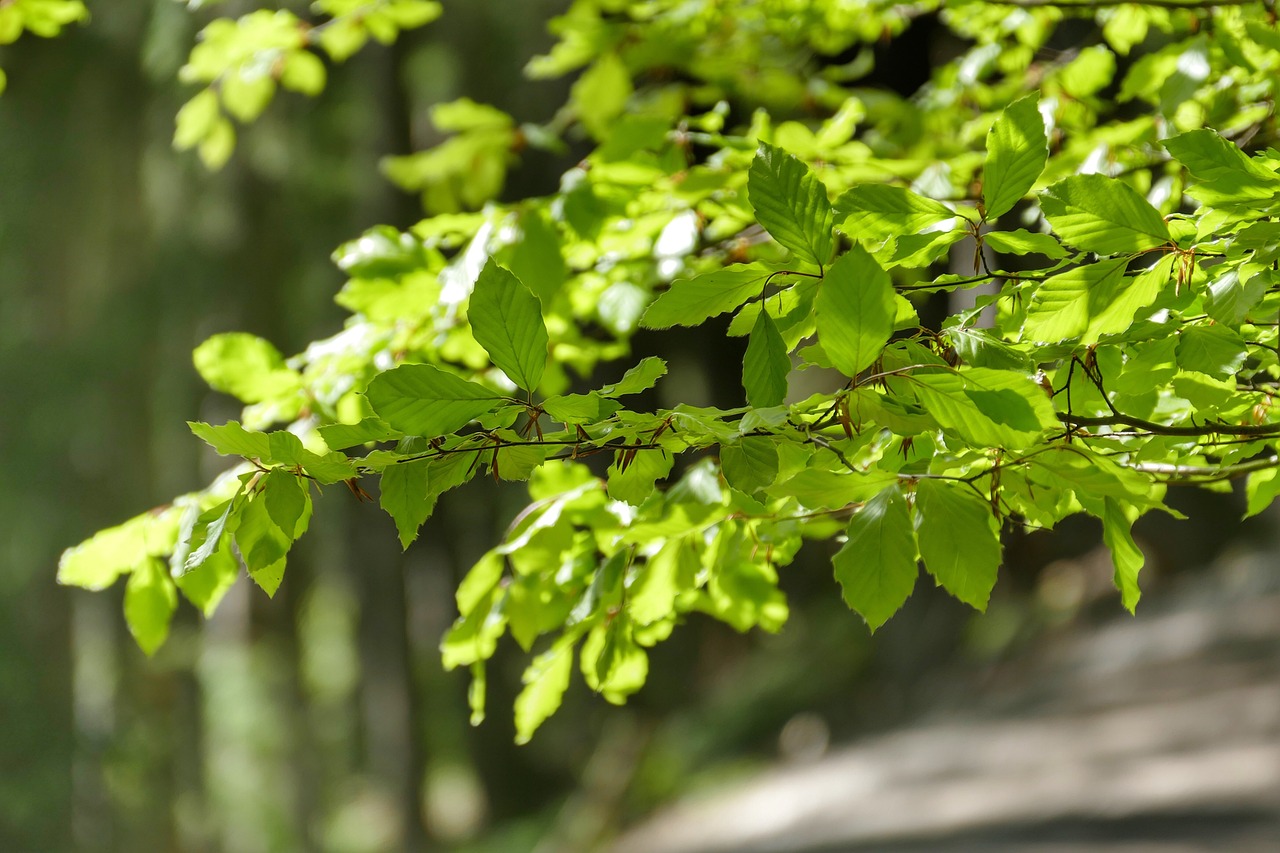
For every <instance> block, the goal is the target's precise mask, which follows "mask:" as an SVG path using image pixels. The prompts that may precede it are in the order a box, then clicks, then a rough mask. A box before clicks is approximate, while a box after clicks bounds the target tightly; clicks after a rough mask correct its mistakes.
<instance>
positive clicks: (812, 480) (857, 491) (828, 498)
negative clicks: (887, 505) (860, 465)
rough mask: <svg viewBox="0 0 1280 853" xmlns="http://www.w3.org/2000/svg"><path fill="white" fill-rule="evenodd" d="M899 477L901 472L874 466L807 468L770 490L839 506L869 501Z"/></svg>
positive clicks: (807, 502) (814, 505)
mask: <svg viewBox="0 0 1280 853" xmlns="http://www.w3.org/2000/svg"><path fill="white" fill-rule="evenodd" d="M896 481H897V475H895V474H893V473H892V472H889V471H882V470H880V469H878V468H872V469H871V470H869V471H867V472H866V473H855V472H853V471H847V470H845V471H823V470H822V469H820V468H806V469H805V470H803V471H800V472H799V473H797V474H796V475H795V476H793V477H791V478H789V479H787V480H785V481H784V482H781V483H779V484H778V485H776V486H774V487H773V488H772V489H770V490H769V493H770V494H771V495H774V496H778V497H781V496H784V495H790V496H792V497H794V498H795V499H796V500H798V501H800V503H801V504H803V505H804V506H806V507H809V508H810V509H836V508H839V507H845V506H849V505H850V504H855V503H859V502H861V501H867V500H870V499H871V498H873V497H875V496H876V495H877V494H879V493H880V492H881V491H882V490H883V489H884V488H885V487H887V486H889V485H890V484H892V483H894V482H896Z"/></svg>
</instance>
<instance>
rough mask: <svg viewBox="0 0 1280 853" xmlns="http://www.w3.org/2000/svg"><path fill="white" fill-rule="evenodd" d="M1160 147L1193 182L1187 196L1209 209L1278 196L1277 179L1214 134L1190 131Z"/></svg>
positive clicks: (1273, 173)
mask: <svg viewBox="0 0 1280 853" xmlns="http://www.w3.org/2000/svg"><path fill="white" fill-rule="evenodd" d="M1161 144H1162V145H1164V147H1165V148H1166V149H1168V151H1169V153H1170V154H1171V155H1173V159H1175V160H1177V161H1178V162H1179V163H1181V164H1182V165H1184V166H1186V167H1187V171H1188V172H1190V173H1191V176H1192V177H1193V178H1195V179H1196V184H1195V186H1193V187H1191V188H1190V190H1188V192H1189V193H1190V195H1192V196H1194V197H1195V198H1197V199H1199V200H1200V201H1201V202H1203V203H1204V204H1206V205H1209V206H1210V207H1216V206H1218V205H1222V204H1227V205H1231V204H1235V205H1239V204H1250V203H1253V202H1257V201H1261V200H1264V199H1270V198H1274V197H1275V195H1276V193H1280V175H1277V174H1276V173H1275V172H1274V171H1272V170H1270V169H1266V168H1264V167H1263V166H1262V165H1261V164H1259V163H1256V162H1254V161H1253V160H1251V159H1249V158H1248V157H1246V156H1245V154H1244V152H1243V151H1241V150H1240V149H1239V148H1237V147H1236V146H1235V145H1234V144H1232V143H1231V142H1228V141H1227V140H1225V139H1223V138H1222V137H1221V136H1219V135H1218V134H1217V132H1216V131H1213V130H1208V129H1204V128H1202V129H1199V130H1190V131H1187V132H1186V133H1183V134H1179V135H1178V136H1174V137H1172V138H1170V139H1165V140H1164V141H1163V142H1162V143H1161Z"/></svg>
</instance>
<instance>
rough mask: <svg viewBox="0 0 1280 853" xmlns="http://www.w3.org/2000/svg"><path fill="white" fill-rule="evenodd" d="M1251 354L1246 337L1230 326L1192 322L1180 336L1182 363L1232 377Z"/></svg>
mask: <svg viewBox="0 0 1280 853" xmlns="http://www.w3.org/2000/svg"><path fill="white" fill-rule="evenodd" d="M1247 357H1248V350H1247V349H1246V347H1245V342H1244V338H1243V337H1241V336H1240V333H1239V332H1237V331H1236V330H1234V329H1230V328H1228V327H1226V326H1218V325H1215V326H1188V327H1186V328H1184V329H1183V330H1182V332H1181V334H1180V335H1179V336H1178V366H1179V367H1181V368H1182V369H1183V370H1194V371H1196V372H1197V373H1207V374H1208V375H1210V376H1212V377H1214V378H1217V379H1228V378H1230V377H1232V376H1234V375H1235V374H1236V372H1237V371H1238V370H1240V368H1241V367H1243V366H1244V362H1245V359H1246V358H1247Z"/></svg>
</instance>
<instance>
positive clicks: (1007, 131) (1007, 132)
mask: <svg viewBox="0 0 1280 853" xmlns="http://www.w3.org/2000/svg"><path fill="white" fill-rule="evenodd" d="M1039 100H1040V95H1039V93H1032V94H1030V95H1027V96H1026V97H1025V98H1022V99H1021V100H1018V101H1014V102H1013V103H1012V104H1010V105H1009V106H1007V107H1005V109H1004V111H1003V112H1002V113H1000V117H999V118H997V119H996V121H995V124H993V125H992V126H991V130H990V132H989V133H988V134H987V163H986V165H985V166H984V167H983V169H982V201H983V204H984V205H985V207H986V218H987V219H997V218H999V217H1001V216H1003V215H1004V214H1006V213H1008V212H1009V211H1010V210H1012V209H1013V206H1014V205H1015V204H1017V203H1018V202H1019V201H1021V200H1022V198H1023V196H1025V195H1026V194H1027V193H1028V192H1030V191H1031V187H1032V185H1034V184H1035V182H1036V178H1038V177H1040V173H1041V172H1043V171H1044V165H1045V163H1046V162H1048V160H1049V143H1048V139H1047V137H1046V136H1045V132H1044V118H1043V117H1041V115H1040V108H1039V105H1038V102H1039Z"/></svg>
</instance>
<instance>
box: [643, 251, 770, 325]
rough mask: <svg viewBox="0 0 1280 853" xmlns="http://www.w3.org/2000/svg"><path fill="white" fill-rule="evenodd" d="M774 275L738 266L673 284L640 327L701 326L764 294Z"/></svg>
mask: <svg viewBox="0 0 1280 853" xmlns="http://www.w3.org/2000/svg"><path fill="white" fill-rule="evenodd" d="M772 272H773V270H770V269H769V268H767V267H765V266H763V265H761V264H735V265H733V266H730V267H725V268H724V269H720V270H716V271H715V272H710V273H706V274H705V275H700V276H696V277H694V278H689V279H679V280H677V281H674V282H672V284H671V287H670V289H668V290H667V291H665V292H664V293H662V294H660V295H659V296H658V298H657V299H655V300H654V301H653V303H652V304H651V305H650V306H649V308H648V309H647V310H646V311H645V312H644V316H643V317H641V318H640V325H641V326H643V327H644V328H646V329H669V328H671V327H672V326H698V325H701V324H702V323H704V322H706V321H707V320H709V319H710V318H712V317H715V316H717V315H719V314H724V313H725V312H726V311H732V310H733V309H735V308H737V307H738V306H739V305H741V304H742V303H743V302H746V301H747V300H748V299H750V298H751V297H752V296H755V295H758V294H761V293H763V292H764V282H765V279H767V278H768V277H769V275H770V273H772Z"/></svg>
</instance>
